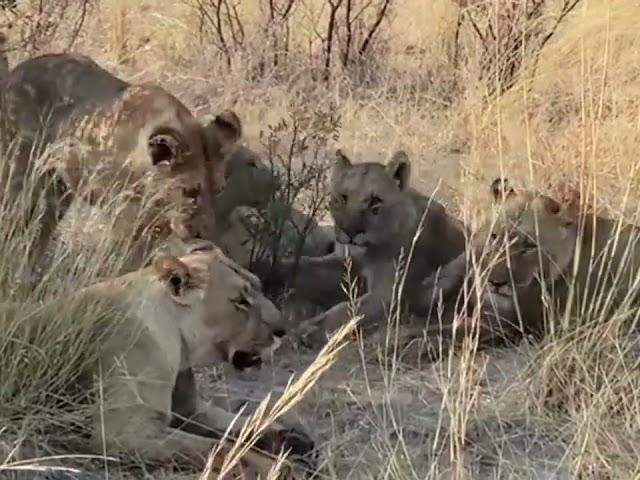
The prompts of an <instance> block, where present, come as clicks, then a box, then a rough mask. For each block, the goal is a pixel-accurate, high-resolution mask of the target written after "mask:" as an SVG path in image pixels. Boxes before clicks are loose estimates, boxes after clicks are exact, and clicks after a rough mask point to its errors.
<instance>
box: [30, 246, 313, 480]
mask: <svg viewBox="0 0 640 480" xmlns="http://www.w3.org/2000/svg"><path fill="white" fill-rule="evenodd" d="M74 303H75V304H77V305H79V308H80V307H82V308H83V309H84V308H87V307H88V306H89V305H93V306H94V307H93V308H96V307H95V305H96V304H99V309H97V310H96V311H97V312H102V317H104V318H103V319H102V321H101V322H98V321H96V327H95V328H96V329H98V328H99V329H101V330H105V329H108V331H109V333H108V334H107V335H104V337H103V342H104V343H103V344H102V345H101V350H100V352H101V353H100V356H99V362H98V364H97V365H96V367H95V368H96V369H95V371H93V372H90V375H91V377H90V378H101V381H102V404H101V405H96V410H95V417H94V438H93V449H95V451H96V453H102V452H103V450H102V447H103V443H102V442H103V439H104V440H105V441H106V445H105V447H106V453H107V455H112V454H117V453H118V452H121V453H126V454H137V455H140V456H141V457H142V458H143V459H145V460H147V461H153V462H169V461H174V460H180V461H187V462H190V463H191V464H192V465H193V466H195V467H197V468H200V469H201V468H203V466H204V462H205V460H206V458H207V456H208V454H209V453H210V451H211V449H212V448H214V447H215V446H216V445H218V444H219V443H220V439H221V438H222V434H223V433H224V432H225V430H226V429H227V428H229V427H230V426H231V425H232V423H233V426H231V427H230V428H231V431H230V439H229V440H227V441H225V443H224V444H223V445H222V453H221V455H224V453H225V452H228V451H229V450H230V448H231V447H232V446H233V438H234V437H235V436H236V435H237V433H238V431H239V430H240V428H241V427H242V425H243V422H244V421H245V420H246V418H245V417H240V418H238V419H234V417H235V415H234V414H232V413H230V412H227V411H224V410H222V409H220V408H218V407H214V406H212V405H210V404H207V403H205V402H204V401H202V400H201V399H200V398H199V397H198V394H197V391H196V387H195V381H194V378H193V373H192V371H191V368H192V367H198V366H208V365H212V364H216V363H220V362H225V361H232V362H234V364H235V365H236V366H238V360H236V359H237V358H239V357H238V355H239V354H242V355H241V357H242V359H244V361H246V360H251V359H252V358H254V357H259V356H265V355H270V354H271V352H272V351H273V349H274V347H275V346H277V343H278V342H277V340H278V337H279V336H281V335H283V333H284V331H283V323H282V322H283V318H282V315H281V313H280V311H279V310H278V309H277V308H276V307H275V306H274V305H273V304H272V303H271V302H270V301H269V300H268V299H267V298H265V297H264V295H262V293H261V292H260V284H259V281H258V280H257V278H256V277H255V276H253V275H252V274H251V273H249V272H247V271H246V270H243V269H242V268H240V267H239V266H238V265H236V264H235V263H234V262H232V261H231V260H229V259H228V258H226V257H225V256H224V255H223V254H222V252H221V251H220V250H219V249H218V248H217V247H214V246H213V245H212V244H211V243H208V242H201V243H200V244H199V245H196V246H194V247H192V248H190V250H189V251H188V252H187V254H186V255H184V256H182V257H180V258H178V257H173V256H163V257H158V258H157V259H156V260H155V261H154V263H153V265H152V266H150V267H147V268H145V269H143V270H139V271H136V272H133V273H129V274H127V275H124V276H121V277H119V278H115V279H110V280H106V281H104V282H102V283H99V284H96V285H93V286H91V287H88V288H85V289H84V290H81V291H79V292H76V293H74V294H72V295H71V296H70V297H66V298H60V299H58V300H55V301H52V302H50V303H48V304H45V305H43V306H42V307H40V308H39V309H38V310H37V312H36V314H34V315H31V316H30V319H31V320H30V321H31V322H43V321H47V318H48V317H50V316H51V315H56V312H58V314H59V312H60V308H68V305H69V304H74ZM63 305H64V306H65V307H63ZM83 306H84V307H83ZM99 315H100V314H97V316H99ZM97 333H98V332H96V334H97ZM103 333H104V332H103ZM257 445H258V446H259V447H260V448H261V449H268V450H269V453H278V451H279V449H280V448H281V447H286V448H289V447H291V448H292V449H293V453H302V454H305V453H307V452H308V451H309V450H310V449H311V448H312V446H313V443H312V442H311V441H310V440H309V439H308V438H307V437H306V436H305V435H304V434H303V433H300V432H297V431H295V430H292V429H290V428H287V427H284V426H283V425H280V424H276V425H272V426H270V427H269V428H268V429H267V431H266V432H265V433H264V434H263V435H262V437H261V439H260V440H259V441H258V443H257ZM218 460H220V459H218ZM244 461H245V467H247V468H249V471H251V470H253V471H255V472H257V473H260V474H262V475H265V474H266V471H267V469H268V468H269V467H270V465H271V463H272V461H271V459H270V458H269V457H268V456H267V455H266V454H264V453H262V454H260V453H258V452H257V451H252V452H250V453H249V454H248V455H247V457H246V458H245V460H244ZM219 463H220V462H218V464H219ZM248 478H254V477H251V476H249V477H248ZM297 478H301V477H297Z"/></svg>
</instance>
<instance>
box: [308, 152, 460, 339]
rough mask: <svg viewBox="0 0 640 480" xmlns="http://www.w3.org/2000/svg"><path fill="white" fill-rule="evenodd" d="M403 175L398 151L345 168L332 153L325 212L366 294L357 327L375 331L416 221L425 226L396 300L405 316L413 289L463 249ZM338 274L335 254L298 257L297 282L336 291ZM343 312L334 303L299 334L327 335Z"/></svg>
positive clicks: (456, 227)
mask: <svg viewBox="0 0 640 480" xmlns="http://www.w3.org/2000/svg"><path fill="white" fill-rule="evenodd" d="M410 175H411V163H410V161H409V158H408V156H407V154H406V153H405V152H403V151H398V152H396V153H395V154H394V155H393V156H392V158H391V159H390V160H389V162H388V163H387V164H386V165H383V164H380V163H376V162H365V163H359V164H352V163H351V161H350V160H349V159H348V158H347V157H346V156H345V155H344V153H342V152H341V151H340V150H338V151H337V153H336V163H335V166H334V168H333V173H332V177H331V199H330V204H329V208H330V212H331V215H332V216H333V218H334V220H335V231H336V239H337V240H338V241H339V242H341V243H343V244H347V245H352V246H354V247H355V249H356V250H357V252H358V253H357V255H356V256H355V257H354V259H355V263H356V266H357V272H358V273H360V274H361V275H362V276H363V277H364V278H365V279H366V287H367V292H366V293H365V294H364V295H362V296H360V298H359V299H358V302H359V313H361V314H363V315H364V319H363V321H362V323H361V327H364V328H367V327H373V326H380V324H381V322H382V321H383V320H384V318H385V308H386V307H388V306H389V302H390V300H391V295H392V290H393V287H394V283H395V281H396V267H397V261H398V258H399V255H400V252H401V250H404V252H405V255H406V254H408V253H409V250H410V249H411V247H412V241H413V239H414V236H415V235H416V234H417V233H416V232H417V228H418V226H419V224H420V221H421V219H422V218H423V215H424V224H423V227H424V228H423V230H422V231H421V233H420V234H419V235H418V237H417V239H416V242H415V247H414V248H413V254H412V257H411V261H410V264H409V268H408V271H407V278H406V282H405V293H404V294H403V297H404V299H406V305H407V306H408V308H409V310H411V305H412V303H413V300H414V297H415V296H416V295H419V292H418V291H415V288H414V287H415V286H417V284H419V282H420V281H421V280H422V279H424V278H425V277H426V276H427V275H429V274H430V273H431V272H432V271H434V270H435V269H436V268H437V267H439V266H441V265H443V264H446V263H448V262H449V261H451V260H452V259H454V258H455V257H456V256H458V254H459V253H460V252H462V251H463V250H464V246H465V237H464V227H463V226H462V225H461V224H460V223H459V222H458V221H457V220H455V219H453V218H452V217H450V216H449V215H448V214H447V213H446V211H445V207H444V206H443V205H442V204H440V203H439V202H437V201H435V200H434V199H432V198H429V197H426V196H424V195H422V194H420V193H418V192H417V191H415V190H413V189H412V188H410V186H409V179H410ZM343 271H344V260H343V258H342V256H339V255H330V256H326V257H321V258H318V259H314V258H309V259H306V258H305V259H303V262H302V264H301V266H300V276H301V277H304V278H305V279H306V280H305V281H304V283H305V284H308V285H309V286H311V285H318V286H323V287H322V288H326V287H328V286H333V288H340V287H339V285H340V283H341V282H342V280H343V276H344V273H343ZM318 288H320V287H318ZM348 312H349V305H348V303H347V302H342V303H339V304H337V305H335V306H333V307H332V308H331V309H329V310H328V311H326V312H324V313H322V314H320V315H318V316H316V317H314V318H312V319H310V320H307V321H305V322H304V327H303V329H306V330H307V331H308V330H309V329H313V328H314V326H315V325H319V324H322V325H323V326H324V328H325V329H334V328H336V327H337V326H339V325H340V324H341V323H343V322H345V321H346V320H347V318H348Z"/></svg>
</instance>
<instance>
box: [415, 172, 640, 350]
mask: <svg viewBox="0 0 640 480" xmlns="http://www.w3.org/2000/svg"><path fill="white" fill-rule="evenodd" d="M491 189H492V193H493V198H494V201H495V202H496V203H497V209H496V211H495V215H494V217H493V218H492V219H491V220H490V221H488V222H486V224H485V225H484V226H483V227H482V228H480V229H479V231H478V232H477V234H476V235H475V238H474V240H473V242H472V245H473V248H472V251H473V253H474V255H467V254H462V255H460V256H459V257H458V258H457V259H455V260H454V261H452V262H451V263H449V264H448V265H446V266H445V267H443V268H442V270H441V271H440V272H438V275H437V276H436V275H433V276H432V277H430V278H429V279H427V280H425V282H423V284H422V286H421V288H422V289H423V292H424V295H423V297H422V298H423V299H424V301H425V304H424V305H422V307H420V309H422V310H423V312H422V313H424V311H426V310H427V309H428V308H430V305H429V303H430V299H431V298H435V297H440V298H442V299H443V301H444V304H445V305H451V304H453V303H455V302H456V298H458V297H459V294H460V292H461V290H462V289H463V286H464V284H465V279H466V280H467V281H469V280H470V283H473V282H475V281H476V280H477V279H478V277H477V276H476V275H474V274H473V273H472V272H471V270H472V269H475V270H476V271H477V272H479V276H480V277H481V282H480V284H479V285H478V284H476V285H477V286H478V288H479V290H481V292H480V296H479V298H481V299H482V300H481V301H482V302H484V303H486V305H487V306H489V305H491V306H495V308H494V311H495V312H497V314H496V315H490V316H488V317H484V318H483V317H482V316H481V317H480V322H479V324H478V325H477V327H479V330H478V333H479V339H478V340H479V345H480V346H484V345H487V344H495V342H498V343H505V342H507V341H517V340H519V339H521V338H522V337H523V336H525V335H532V336H533V337H534V338H540V337H541V336H542V335H544V334H545V333H546V332H547V331H548V325H545V322H544V313H545V309H546V308H545V306H550V307H551V308H552V309H553V311H552V312H551V314H552V318H551V320H552V321H554V322H556V323H557V321H558V320H559V319H560V318H561V317H562V316H563V315H564V314H565V312H566V313H568V317H569V318H571V317H579V318H580V321H581V322H585V321H589V320H590V319H591V320H596V321H597V320H599V319H608V318H610V317H611V315H612V312H613V311H615V309H619V308H622V309H628V308H629V306H632V305H636V304H637V301H638V286H637V284H638V278H639V277H638V272H639V271H640V247H639V245H638V241H639V240H640V228H638V227H637V226H636V225H632V224H628V223H622V224H621V223H619V222H617V221H615V220H613V219H611V218H605V217H602V216H600V215H597V214H595V213H587V212H582V211H580V210H579V209H578V208H577V207H576V205H575V204H574V202H572V201H557V200H555V199H553V198H551V197H549V196H547V195H543V194H541V193H538V192H535V191H526V190H525V191H516V190H515V189H514V188H512V187H510V186H509V184H508V182H507V180H505V179H496V180H494V182H493V183H492V186H491ZM467 257H470V258H467ZM469 277H471V279H469ZM485 282H486V283H485ZM571 290H573V292H572V293H571ZM547 297H550V298H547ZM476 298H478V297H477V296H476V295H475V294H474V293H472V294H471V295H468V299H469V302H470V304H473V303H474V302H475V301H476V300H475V299H476ZM569 302H571V304H569ZM484 303H483V304H484ZM567 307H570V308H569V309H568V310H567ZM445 317H446V318H445V320H443V325H442V326H433V327H429V328H428V329H427V330H426V331H425V337H431V338H434V337H436V336H438V335H440V336H444V337H446V338H448V339H450V338H451V336H452V334H453V330H454V322H453V315H449V316H445ZM447 318H448V321H447ZM558 326H559V325H558ZM462 338H463V335H460V336H459V339H462Z"/></svg>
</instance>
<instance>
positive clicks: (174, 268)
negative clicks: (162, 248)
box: [153, 255, 191, 299]
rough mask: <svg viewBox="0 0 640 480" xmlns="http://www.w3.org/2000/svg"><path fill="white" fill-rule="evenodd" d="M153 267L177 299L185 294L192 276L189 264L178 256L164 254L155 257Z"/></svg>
mask: <svg viewBox="0 0 640 480" xmlns="http://www.w3.org/2000/svg"><path fill="white" fill-rule="evenodd" d="M153 268H154V269H155V271H156V273H157V275H158V278H159V279H160V281H161V282H162V283H163V284H164V285H165V287H166V288H167V289H168V290H169V292H170V293H171V296H172V297H174V298H176V299H177V298H180V297H182V296H183V294H184V290H185V287H186V285H187V284H188V283H189V279H190V277H191V275H190V272H189V267H187V265H185V264H184V263H183V262H182V261H180V259H179V258H178V257H174V256H172V255H162V256H159V257H157V258H155V259H154V261H153Z"/></svg>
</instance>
